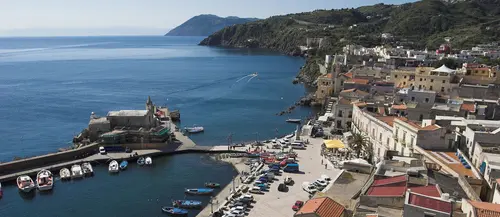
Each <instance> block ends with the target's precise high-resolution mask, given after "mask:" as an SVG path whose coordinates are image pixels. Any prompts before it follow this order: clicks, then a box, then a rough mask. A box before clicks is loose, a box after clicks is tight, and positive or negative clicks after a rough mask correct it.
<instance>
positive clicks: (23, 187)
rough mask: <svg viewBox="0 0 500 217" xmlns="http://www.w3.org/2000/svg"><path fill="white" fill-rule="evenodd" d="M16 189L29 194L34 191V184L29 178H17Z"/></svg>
mask: <svg viewBox="0 0 500 217" xmlns="http://www.w3.org/2000/svg"><path fill="white" fill-rule="evenodd" d="M17 188H19V190H20V191H22V192H26V193H27V192H31V191H32V190H33V189H35V182H34V181H33V179H31V177H29V176H19V177H17Z"/></svg>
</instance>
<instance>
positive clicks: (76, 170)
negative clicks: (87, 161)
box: [71, 164, 83, 179]
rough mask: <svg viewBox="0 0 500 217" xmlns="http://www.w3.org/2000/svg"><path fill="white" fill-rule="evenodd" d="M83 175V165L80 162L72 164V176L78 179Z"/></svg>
mask: <svg viewBox="0 0 500 217" xmlns="http://www.w3.org/2000/svg"><path fill="white" fill-rule="evenodd" d="M82 177H83V170H82V167H81V166H80V165H78V164H75V165H73V166H71V178H73V179H77V178H82Z"/></svg>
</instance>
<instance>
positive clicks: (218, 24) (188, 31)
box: [165, 14, 258, 36]
mask: <svg viewBox="0 0 500 217" xmlns="http://www.w3.org/2000/svg"><path fill="white" fill-rule="evenodd" d="M256 20H258V19H257V18H239V17H218V16H216V15H212V14H202V15H198V16H195V17H193V18H191V19H189V20H188V21H186V22H184V23H183V24H181V25H180V26H178V27H175V28H174V29H172V30H170V31H169V32H168V33H167V34H166V35H165V36H207V35H210V34H212V33H214V32H216V31H219V30H221V29H223V28H224V27H226V26H231V25H235V24H242V23H246V22H251V21H256Z"/></svg>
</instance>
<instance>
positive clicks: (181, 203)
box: [172, 200, 202, 209]
mask: <svg viewBox="0 0 500 217" xmlns="http://www.w3.org/2000/svg"><path fill="white" fill-rule="evenodd" d="M172 206H174V207H179V208H187V209H195V208H200V207H202V203H201V201H197V200H174V201H172Z"/></svg>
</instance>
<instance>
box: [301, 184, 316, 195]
mask: <svg viewBox="0 0 500 217" xmlns="http://www.w3.org/2000/svg"><path fill="white" fill-rule="evenodd" d="M302 189H303V190H304V191H305V192H307V193H309V194H314V193H316V192H317V191H318V190H316V188H315V187H314V186H313V185H311V183H309V182H304V183H302Z"/></svg>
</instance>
